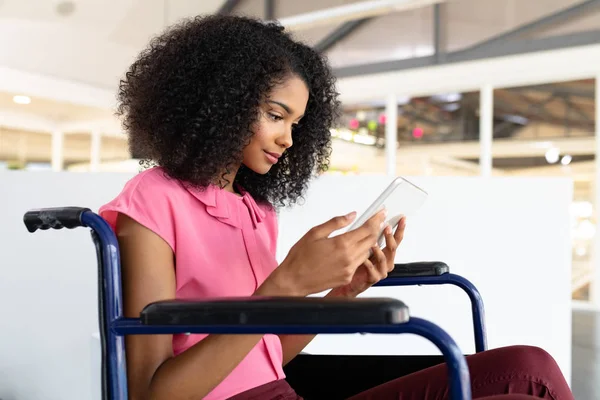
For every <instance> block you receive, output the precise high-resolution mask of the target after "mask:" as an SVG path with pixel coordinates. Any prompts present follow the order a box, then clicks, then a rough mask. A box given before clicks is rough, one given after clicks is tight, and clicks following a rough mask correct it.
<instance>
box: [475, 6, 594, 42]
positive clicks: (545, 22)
mask: <svg viewBox="0 0 600 400" xmlns="http://www.w3.org/2000/svg"><path fill="white" fill-rule="evenodd" d="M599 6H600V0H586V1H584V2H582V3H579V4H576V5H574V6H572V7H569V8H566V9H564V10H561V11H558V12H555V13H552V14H550V15H547V16H545V17H542V18H539V19H537V20H535V21H532V22H529V23H527V24H524V25H521V26H518V27H517V28H515V29H512V30H510V31H508V32H504V33H502V34H500V35H497V36H494V37H492V38H491V39H487V40H484V41H482V42H479V43H476V44H475V45H473V46H471V47H469V48H467V49H465V50H467V51H473V50H482V49H489V48H494V47H495V46H502V45H504V44H506V42H507V41H510V40H513V39H516V38H520V37H522V36H524V35H527V34H531V33H536V32H539V31H542V30H544V29H549V28H553V27H556V26H560V25H562V24H564V23H565V22H568V21H571V20H573V19H576V18H578V17H581V16H583V15H586V14H589V13H590V12H592V11H595V9H597V8H598V7H599Z"/></svg>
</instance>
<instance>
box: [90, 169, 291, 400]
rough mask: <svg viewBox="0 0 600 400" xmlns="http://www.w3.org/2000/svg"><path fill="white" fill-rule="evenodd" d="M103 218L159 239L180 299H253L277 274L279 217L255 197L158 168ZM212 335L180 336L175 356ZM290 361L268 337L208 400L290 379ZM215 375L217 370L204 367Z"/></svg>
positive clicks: (134, 182)
mask: <svg viewBox="0 0 600 400" xmlns="http://www.w3.org/2000/svg"><path fill="white" fill-rule="evenodd" d="M99 213H100V215H101V216H102V217H104V218H105V219H106V220H107V221H108V223H109V224H111V226H112V227H113V229H114V227H115V222H116V217H117V213H123V214H126V215H128V216H129V217H131V218H132V219H134V220H136V221H137V222H139V223H140V224H142V225H144V226H145V227H147V228H148V229H150V230H152V231H153V232H155V233H156V234H157V235H159V236H160V237H161V238H162V239H163V240H164V241H165V242H166V243H168V244H169V246H171V248H172V249H173V252H174V254H175V259H176V266H175V268H176V271H175V275H176V282H177V287H176V295H175V296H176V298H177V299H201V298H206V297H225V296H250V295H252V294H253V293H254V291H255V290H256V288H257V287H258V286H260V285H261V284H262V282H263V281H264V280H265V279H266V278H267V277H268V276H269V274H270V273H271V272H272V271H273V270H274V269H275V268H276V267H277V261H276V259H275V249H276V245H277V216H276V213H275V211H274V210H273V209H272V208H271V207H270V206H266V205H258V204H257V203H256V202H255V201H254V199H253V198H252V196H250V194H248V193H247V192H242V196H238V195H236V194H234V193H231V192H228V191H225V190H222V189H220V188H218V187H216V186H211V187H209V188H207V189H206V190H204V191H200V190H198V189H193V188H190V187H187V186H185V185H183V184H182V183H181V182H179V181H177V180H174V179H171V178H169V177H167V176H166V174H165V173H164V171H163V170H162V169H161V168H159V167H156V168H152V169H149V170H146V171H144V172H142V173H139V174H138V175H136V176H135V177H134V178H132V179H131V180H130V181H129V182H127V183H126V185H125V187H124V188H123V190H122V191H121V193H120V194H119V195H118V196H117V197H116V198H115V199H114V200H112V201H111V202H109V203H108V204H106V205H104V206H102V207H101V208H100V210H99ZM204 337H206V335H197V334H188V335H186V334H177V335H174V336H173V351H174V353H175V355H177V354H180V353H182V352H183V351H185V350H186V349H188V348H189V347H191V346H193V345H194V344H195V343H197V342H199V341H200V340H202V339H203V338H204ZM282 364H283V354H282V348H281V342H280V341H279V337H278V336H276V335H265V336H264V337H263V339H261V341H260V342H259V343H258V344H257V345H256V346H255V347H254V349H252V350H251V351H250V353H249V354H248V355H247V356H246V358H245V359H244V360H243V361H242V362H241V363H240V364H239V365H238V366H237V367H236V368H235V369H234V370H233V372H232V373H231V374H230V375H229V376H228V377H227V378H226V379H225V380H224V381H223V382H221V384H219V385H218V386H217V387H216V388H215V389H214V390H213V391H212V392H211V393H210V394H209V395H208V396H206V397H205V398H206V399H207V400H217V399H226V398H228V397H231V396H233V395H234V394H237V393H240V392H243V391H245V390H248V389H251V388H253V387H256V386H259V385H262V384H264V383H268V382H271V381H273V380H277V379H283V378H284V377H285V376H284V373H283V367H282ZM205 367H206V368H210V365H207V366H205Z"/></svg>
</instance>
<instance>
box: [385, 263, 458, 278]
mask: <svg viewBox="0 0 600 400" xmlns="http://www.w3.org/2000/svg"><path fill="white" fill-rule="evenodd" d="M449 272H450V268H449V267H448V264H446V263H444V262H441V261H426V262H413V263H407V264H396V265H395V266H394V269H393V270H392V271H391V272H390V273H389V274H388V278H408V277H412V276H439V275H443V274H447V273H449Z"/></svg>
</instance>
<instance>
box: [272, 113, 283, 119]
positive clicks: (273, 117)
mask: <svg viewBox="0 0 600 400" xmlns="http://www.w3.org/2000/svg"><path fill="white" fill-rule="evenodd" d="M269 118H271V119H272V120H273V121H281V120H282V119H283V117H281V116H279V115H277V114H271V113H269Z"/></svg>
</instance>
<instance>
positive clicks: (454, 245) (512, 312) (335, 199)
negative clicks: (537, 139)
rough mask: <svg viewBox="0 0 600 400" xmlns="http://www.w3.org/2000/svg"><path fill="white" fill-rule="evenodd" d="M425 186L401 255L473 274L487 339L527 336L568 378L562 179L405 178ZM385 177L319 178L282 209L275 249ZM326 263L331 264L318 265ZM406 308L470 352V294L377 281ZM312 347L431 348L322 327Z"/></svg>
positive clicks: (567, 196)
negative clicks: (330, 332) (300, 200)
mask: <svg viewBox="0 0 600 400" xmlns="http://www.w3.org/2000/svg"><path fill="white" fill-rule="evenodd" d="M411 179H412V180H413V181H414V182H416V183H417V184H419V185H420V186H422V187H423V188H424V189H426V190H427V191H428V192H429V194H430V195H429V198H428V200H427V202H426V203H425V205H424V206H423V207H422V208H421V210H419V212H418V213H417V214H416V215H414V216H413V217H411V218H410V219H408V224H407V228H406V237H405V240H404V243H403V244H402V246H401V247H400V249H399V250H398V254H397V260H396V261H397V262H410V261H429V260H439V261H444V262H446V263H448V265H449V266H450V268H451V271H452V272H453V273H456V274H460V275H462V276H465V277H466V278H467V279H469V280H471V281H472V282H473V283H474V284H475V285H476V286H477V287H478V288H479V290H480V291H481V294H482V296H483V298H484V301H485V306H486V313H487V316H486V320H487V326H488V332H489V333H488V340H489V346H490V347H491V348H494V347H501V346H507V345H513V344H529V345H535V346H539V347H542V348H544V349H546V350H547V351H549V352H550V353H551V354H552V355H553V356H554V357H555V358H556V359H557V361H558V363H559V365H560V366H561V368H562V370H563V372H564V373H565V375H566V376H567V379H569V377H570V368H571V366H570V362H571V310H570V296H571V292H570V274H571V245H570V233H569V231H570V229H569V225H570V220H569V205H570V202H571V196H572V190H571V183H570V181H569V180H567V179H561V178H557V179H528V178H524V179H514V178H513V179H511V178H495V179H485V178H434V177H428V178H425V177H419V178H411ZM389 180H390V178H386V177H383V176H381V177H374V176H359V177H323V178H321V179H319V180H318V181H317V182H315V184H314V185H313V187H312V189H311V190H310V192H309V194H308V196H307V197H306V202H305V204H304V205H303V206H301V207H298V208H297V209H294V210H289V211H284V212H282V213H281V216H280V226H281V228H280V229H281V233H280V242H279V255H278V257H279V258H280V260H281V259H283V258H284V257H285V254H286V253H287V251H288V249H289V247H290V246H291V245H293V243H295V242H296V240H297V239H298V238H300V237H301V236H302V234H303V232H305V231H306V230H308V229H310V227H312V226H314V225H316V224H319V223H322V222H324V221H326V220H327V219H329V218H331V216H334V215H343V214H345V213H347V212H350V211H352V210H357V211H360V210H363V209H365V208H366V207H367V206H368V204H369V203H370V202H371V201H372V200H374V198H375V197H376V196H377V195H378V193H379V192H380V191H381V190H383V189H384V188H385V186H386V185H387V184H388V182H389ZM323 268H327V266H325V265H324V266H323ZM367 295H369V296H392V297H396V298H399V299H401V300H403V301H405V302H406V303H407V305H409V307H410V310H411V314H412V315H415V316H419V317H423V318H427V319H430V320H432V321H434V322H436V323H438V324H440V325H441V326H442V328H444V329H446V330H447V331H448V332H449V333H450V334H451V335H452V336H453V337H454V338H455V339H456V340H457V341H458V343H459V345H460V346H461V348H462V349H463V350H464V351H465V352H466V353H470V352H473V351H474V343H473V332H472V325H471V312H470V303H469V300H468V298H467V296H466V294H464V292H462V291H461V290H460V289H458V288H456V287H432V286H429V287H402V288H373V289H372V290H371V291H370V292H368V293H367ZM307 351H308V352H312V353H318V354H437V350H436V349H435V348H434V347H433V346H432V345H431V344H430V343H429V342H427V341H425V340H423V339H421V338H417V337H413V336H403V337H398V336H385V335H372V336H368V337H365V336H362V335H352V336H346V335H343V336H342V335H334V336H321V337H318V338H317V339H316V340H315V341H314V342H312V343H311V344H310V345H309V347H308V348H307Z"/></svg>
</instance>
